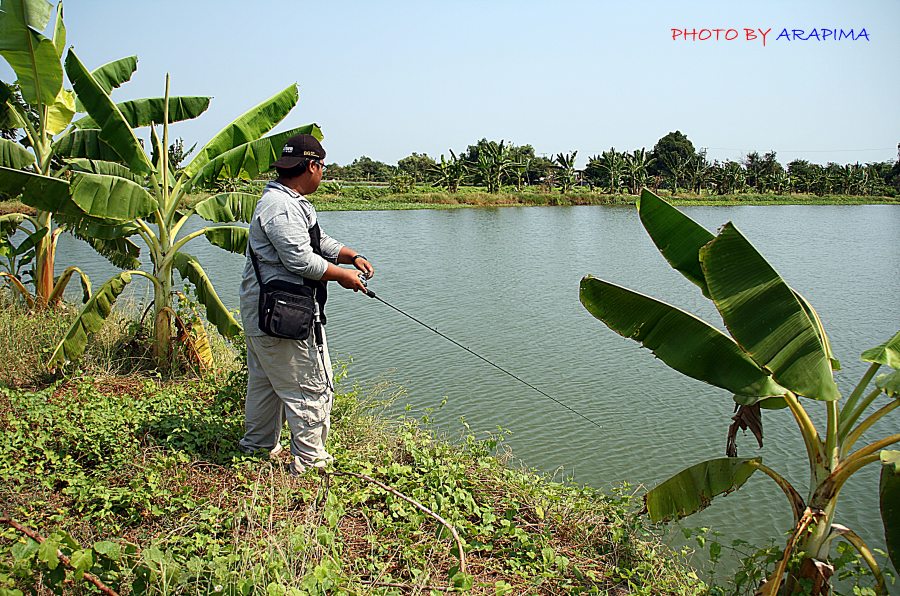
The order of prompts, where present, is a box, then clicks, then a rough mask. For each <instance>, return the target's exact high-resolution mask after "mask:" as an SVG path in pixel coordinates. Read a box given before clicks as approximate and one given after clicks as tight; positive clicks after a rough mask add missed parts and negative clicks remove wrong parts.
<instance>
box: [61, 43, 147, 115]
mask: <svg viewBox="0 0 900 596" xmlns="http://www.w3.org/2000/svg"><path fill="white" fill-rule="evenodd" d="M137 62H138V59H137V56H127V57H125V58H119V59H118V60H113V61H112V62H107V63H106V64H104V65H103V66H101V67H99V68H96V69H94V70H92V71H91V76H92V77H94V80H95V81H97V84H99V85H100V87H102V88H103V90H104V91H106V93H107V95H108V94H110V93H112V91H113V89H118V88H119V87H121V86H122V85H123V84H124V83H127V82H128V81H129V80H130V79H131V75H133V74H134V71H135V70H137ZM75 109H76V111H78V112H86V111H87V110H85V109H84V105H82V103H81V100H80V99H78V98H77V97H76V98H75Z"/></svg>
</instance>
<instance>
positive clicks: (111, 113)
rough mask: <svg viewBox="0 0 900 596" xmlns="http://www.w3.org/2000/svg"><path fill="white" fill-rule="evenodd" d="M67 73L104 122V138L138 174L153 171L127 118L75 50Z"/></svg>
mask: <svg viewBox="0 0 900 596" xmlns="http://www.w3.org/2000/svg"><path fill="white" fill-rule="evenodd" d="M66 73H67V74H68V75H69V80H70V81H72V86H73V87H74V88H75V92H76V93H78V98H79V99H81V102H82V103H83V104H84V106H85V108H87V111H88V113H89V114H90V115H91V117H92V118H93V119H94V120H96V121H97V122H98V123H99V124H100V139H101V140H103V141H104V142H105V143H106V144H108V145H109V146H110V147H112V148H113V150H114V151H115V152H116V153H117V154H118V155H119V156H120V157H121V159H122V161H124V162H125V163H126V164H128V166H129V167H130V168H131V169H132V170H133V171H134V172H135V173H136V174H149V173H150V172H151V171H152V170H153V166H152V165H151V164H150V161H149V159H148V158H147V154H146V153H144V149H143V147H141V144H140V143H139V142H138V140H137V137H135V136H134V132H133V131H132V130H131V127H130V126H129V125H128V122H127V121H126V120H125V117H124V116H122V113H121V112H120V111H119V109H118V108H117V107H116V104H114V103H113V101H112V100H111V99H110V98H109V95H107V94H106V91H104V90H103V88H102V87H101V86H100V85H99V83H97V81H95V80H94V78H93V77H92V76H91V73H89V72H88V71H87V69H86V68H85V67H84V64H82V63H81V61H80V60H79V59H78V56H76V55H75V52H73V51H72V50H69V53H68V54H67V55H66Z"/></svg>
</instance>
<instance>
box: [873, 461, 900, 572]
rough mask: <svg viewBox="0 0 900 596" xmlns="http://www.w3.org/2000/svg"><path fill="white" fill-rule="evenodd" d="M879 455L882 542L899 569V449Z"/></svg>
mask: <svg viewBox="0 0 900 596" xmlns="http://www.w3.org/2000/svg"><path fill="white" fill-rule="evenodd" d="M880 457H881V481H880V483H879V487H878V496H879V501H880V504H881V523H882V524H883V525H884V542H885V543H886V544H887V550H888V555H889V556H890V558H891V563H893V565H894V569H895V570H897V571H900V451H887V450H884V451H882V452H881V454H880Z"/></svg>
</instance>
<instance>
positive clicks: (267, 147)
mask: <svg viewBox="0 0 900 596" xmlns="http://www.w3.org/2000/svg"><path fill="white" fill-rule="evenodd" d="M298 134H310V135H313V136H314V137H316V138H317V139H320V140H321V139H322V130H321V129H320V128H319V127H318V125H316V124H306V125H304V126H300V127H297V128H294V129H291V130H288V131H285V132H281V133H278V134H274V135H272V136H269V137H264V138H262V139H259V140H256V141H252V142H250V143H244V144H243V145H240V146H238V147H235V148H234V149H231V150H229V151H226V152H225V153H222V154H221V155H219V156H218V157H216V158H215V159H213V160H211V161H209V162H208V163H207V164H206V165H204V166H203V167H202V168H201V169H200V170H199V171H198V172H197V173H196V174H195V175H194V176H193V177H192V178H191V180H190V182H189V185H190V186H192V187H197V186H199V185H201V184H203V183H204V182H209V181H214V180H217V179H219V178H246V179H252V178H256V177H257V176H258V175H259V174H260V172H264V171H266V170H268V169H269V167H270V166H271V165H272V163H273V162H275V161H276V160H277V159H278V158H279V157H281V149H282V147H283V146H284V142H285V141H287V140H288V139H289V138H291V137H292V136H294V135H298ZM185 171H186V170H185Z"/></svg>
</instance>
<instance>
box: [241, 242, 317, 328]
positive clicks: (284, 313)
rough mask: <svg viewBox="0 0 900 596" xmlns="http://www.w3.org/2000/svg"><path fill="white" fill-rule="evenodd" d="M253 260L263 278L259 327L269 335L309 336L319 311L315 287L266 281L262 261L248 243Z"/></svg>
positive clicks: (259, 278) (260, 282)
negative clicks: (261, 266) (260, 263)
mask: <svg viewBox="0 0 900 596" xmlns="http://www.w3.org/2000/svg"><path fill="white" fill-rule="evenodd" d="M247 247H248V248H249V250H250V260H251V261H252V262H253V271H254V272H255V273H256V281H257V282H259V328H260V330H262V331H263V333H265V334H266V335H271V336H272V337H280V338H282V339H301V340H303V339H306V338H308V337H309V332H310V330H311V329H312V327H313V320H314V318H315V314H316V291H315V289H314V288H311V287H309V286H304V285H300V284H294V283H291V282H289V281H284V280H280V279H273V280H272V281H270V282H269V283H265V284H264V283H263V281H262V277H261V276H260V274H259V262H258V260H257V258H256V253H254V252H253V247H251V246H250V245H249V243H248V245H247Z"/></svg>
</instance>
